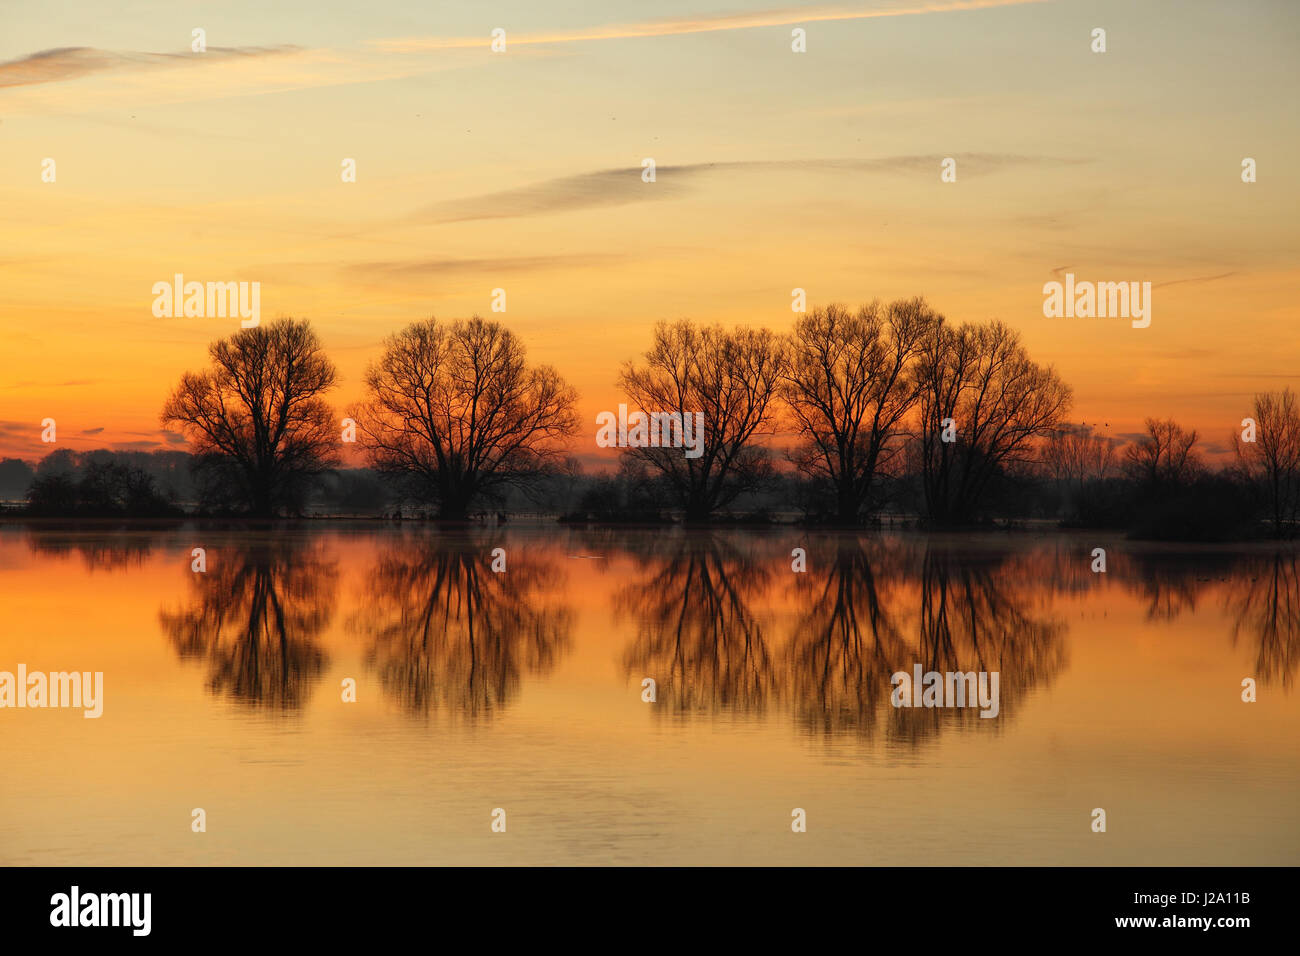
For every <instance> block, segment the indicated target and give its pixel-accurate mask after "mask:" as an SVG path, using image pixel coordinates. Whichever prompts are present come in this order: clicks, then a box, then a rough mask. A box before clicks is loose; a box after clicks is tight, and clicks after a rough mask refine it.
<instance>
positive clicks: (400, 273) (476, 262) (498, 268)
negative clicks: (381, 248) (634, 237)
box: [349, 254, 623, 278]
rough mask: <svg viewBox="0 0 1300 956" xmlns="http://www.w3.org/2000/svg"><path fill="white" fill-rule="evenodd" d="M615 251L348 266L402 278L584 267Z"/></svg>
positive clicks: (610, 258)
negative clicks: (579, 254)
mask: <svg viewBox="0 0 1300 956" xmlns="http://www.w3.org/2000/svg"><path fill="white" fill-rule="evenodd" d="M622 258H623V257H622V256H616V255H602V254H597V255H581V256H515V257H509V256H503V257H494V258H489V259H424V260H392V261H386V262H359V263H356V264H354V265H352V266H350V267H349V268H350V269H351V271H353V272H357V273H364V274H366V275H369V276H372V277H380V278H402V277H415V278H418V277H423V276H441V275H461V274H464V273H471V272H501V273H510V272H533V271H537V270H541V269H568V268H575V269H585V268H590V267H592V266H597V265H608V264H610V263H612V262H617V261H619V260H621V259H622Z"/></svg>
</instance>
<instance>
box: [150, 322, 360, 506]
mask: <svg viewBox="0 0 1300 956" xmlns="http://www.w3.org/2000/svg"><path fill="white" fill-rule="evenodd" d="M208 351H209V354H210V355H211V357H212V363H213V367H212V368H211V369H209V370H208V371H205V372H187V373H185V375H184V376H183V377H182V378H181V382H180V385H179V386H177V388H176V390H175V391H174V392H173V393H172V395H171V397H170V398H168V399H167V402H166V404H165V405H164V406H163V411H162V422H163V424H164V425H177V426H179V427H180V429H181V431H182V432H183V433H184V434H185V436H186V437H187V438H189V440H190V442H191V443H192V444H193V446H194V452H195V454H196V455H197V456H199V460H200V463H201V465H200V467H201V469H203V470H206V472H207V483H208V485H209V487H214V486H215V487H219V488H221V490H222V491H223V492H224V493H228V494H230V495H232V496H233V503H235V505H236V506H237V507H240V508H241V509H243V510H247V511H248V512H250V513H252V514H254V515H257V516H259V517H270V516H272V515H275V514H277V513H279V512H280V511H282V510H290V511H294V512H298V511H301V509H302V507H303V504H304V499H305V497H306V494H307V491H308V490H309V488H310V486H311V485H312V483H313V482H314V481H315V480H316V478H317V477H318V476H319V475H320V474H321V473H322V472H323V471H325V470H326V469H328V468H329V467H331V466H332V465H333V464H335V463H336V461H337V458H336V453H335V447H336V446H335V440H336V437H337V436H336V433H335V431H334V422H333V415H332V413H331V411H330V408H329V406H328V405H327V404H326V403H325V401H324V400H323V399H322V398H321V395H322V394H324V393H325V392H326V391H328V390H329V389H330V388H333V386H334V382H335V371H334V365H333V363H331V362H330V360H329V359H327V358H326V357H325V356H324V354H323V353H322V351H321V345H320V341H319V339H317V337H316V333H315V332H313V331H312V330H311V327H310V325H309V324H308V323H307V321H306V320H305V319H303V320H298V319H277V320H276V321H274V322H272V323H270V324H269V325H258V326H255V327H253V328H251V329H240V330H239V331H238V332H236V333H235V334H234V335H232V336H230V337H229V338H226V339H221V340H219V341H217V342H214V343H212V345H211V346H210V347H209V349H208Z"/></svg>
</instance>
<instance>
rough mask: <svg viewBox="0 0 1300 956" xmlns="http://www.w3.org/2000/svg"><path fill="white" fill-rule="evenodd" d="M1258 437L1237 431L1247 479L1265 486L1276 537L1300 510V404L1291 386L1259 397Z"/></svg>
mask: <svg viewBox="0 0 1300 956" xmlns="http://www.w3.org/2000/svg"><path fill="white" fill-rule="evenodd" d="M1253 417H1254V419H1255V432H1256V434H1255V440H1254V441H1250V442H1248V441H1243V440H1242V437H1241V435H1240V434H1236V433H1234V435H1233V444H1234V447H1235V449H1236V453H1237V462H1238V464H1239V466H1240V468H1241V470H1242V472H1243V473H1244V474H1245V476H1246V478H1247V480H1249V481H1252V482H1254V483H1255V484H1256V485H1258V486H1259V487H1260V488H1262V489H1263V491H1264V494H1265V497H1266V499H1267V501H1268V509H1269V520H1270V522H1271V523H1272V525H1273V534H1274V536H1275V537H1279V538H1280V537H1282V536H1283V535H1284V534H1285V533H1286V530H1287V529H1288V527H1290V526H1292V525H1294V524H1295V522H1296V519H1297V515H1298V513H1300V403H1297V401H1296V396H1295V393H1294V392H1292V391H1291V389H1289V388H1287V389H1284V390H1283V391H1281V392H1265V393H1261V394H1259V395H1256V396H1255V405H1254V416H1253Z"/></svg>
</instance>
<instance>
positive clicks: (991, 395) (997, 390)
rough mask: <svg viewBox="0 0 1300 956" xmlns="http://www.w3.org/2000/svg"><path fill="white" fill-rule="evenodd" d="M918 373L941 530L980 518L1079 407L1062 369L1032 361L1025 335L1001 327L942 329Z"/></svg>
mask: <svg viewBox="0 0 1300 956" xmlns="http://www.w3.org/2000/svg"><path fill="white" fill-rule="evenodd" d="M917 375H918V378H919V380H920V403H919V407H920V436H919V439H918V441H917V444H916V450H917V453H918V456H919V458H920V463H919V464H920V471H921V479H922V485H923V490H924V493H925V504H926V510H927V512H928V515H929V518H930V520H931V521H933V522H935V523H937V524H956V523H962V522H965V521H969V520H971V519H972V518H974V517H975V516H976V512H977V510H978V508H979V505H980V502H981V499H982V498H983V496H984V494H985V492H986V490H987V489H988V486H989V483H990V482H991V480H992V479H993V478H994V477H995V476H997V475H999V474H1001V473H1003V472H1004V470H1006V469H1007V468H1009V467H1011V466H1015V465H1023V464H1027V463H1029V462H1030V461H1032V460H1033V454H1034V442H1035V439H1036V438H1038V437H1041V436H1043V435H1045V434H1047V433H1048V432H1049V431H1050V430H1051V429H1052V428H1054V427H1055V426H1056V425H1057V424H1058V423H1059V422H1060V420H1061V417H1062V416H1063V415H1064V414H1065V412H1066V411H1067V410H1068V409H1069V407H1070V402H1071V392H1070V387H1069V386H1068V385H1066V384H1065V383H1064V382H1063V381H1062V380H1061V378H1060V376H1059V375H1058V374H1057V372H1056V370H1055V369H1054V368H1052V367H1051V366H1043V365H1039V364H1037V363H1035V362H1034V361H1032V360H1031V359H1030V358H1029V355H1028V353H1027V352H1026V351H1025V348H1024V346H1023V345H1022V344H1021V342H1020V336H1019V334H1018V333H1016V332H1015V331H1014V330H1013V329H1011V328H1009V327H1008V326H1006V325H1004V324H1003V323H1001V322H991V323H988V324H986V325H973V324H969V323H967V324H963V325H960V326H956V327H954V326H951V325H948V324H947V323H944V322H940V323H937V324H935V325H934V326H932V327H931V329H930V331H929V332H928V334H927V335H926V337H925V340H924V342H923V344H922V348H921V355H920V359H919V361H918V365H917Z"/></svg>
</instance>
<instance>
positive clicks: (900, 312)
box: [781, 298, 941, 524]
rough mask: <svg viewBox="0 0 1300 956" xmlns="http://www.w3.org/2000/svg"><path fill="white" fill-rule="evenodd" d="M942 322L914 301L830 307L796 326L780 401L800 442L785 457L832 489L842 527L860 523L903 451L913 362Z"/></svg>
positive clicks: (912, 394)
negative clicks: (876, 485)
mask: <svg viewBox="0 0 1300 956" xmlns="http://www.w3.org/2000/svg"><path fill="white" fill-rule="evenodd" d="M940 321H941V317H940V316H938V315H937V314H936V313H935V312H933V311H932V310H931V309H930V308H929V306H927V305H926V304H925V301H924V300H923V299H920V298H917V299H910V300H900V301H897V302H894V303H891V304H890V305H889V306H888V307H883V306H881V304H880V303H879V302H872V303H871V304H870V305H865V306H863V307H861V308H860V309H858V311H857V312H856V313H851V312H849V311H848V310H847V309H845V308H843V307H842V306H839V305H830V306H827V307H826V308H824V309H814V310H813V311H812V312H809V313H807V314H806V315H804V316H803V317H802V318H801V319H799V321H798V322H797V323H796V324H795V328H794V334H793V335H792V336H791V345H790V360H789V364H788V365H787V366H786V370H785V374H784V375H783V377H782V380H781V397H782V398H783V399H784V400H785V402H786V404H787V406H788V407H789V409H790V413H791V415H792V417H793V418H794V425H795V431H796V433H797V434H798V435H799V437H800V439H801V443H800V444H799V445H798V446H796V447H795V448H794V449H793V450H791V451H790V452H789V453H788V457H789V458H790V460H791V462H792V463H793V464H794V465H795V467H797V468H798V469H799V470H800V471H801V472H803V473H804V474H805V475H807V476H809V477H810V478H812V479H814V480H815V481H821V482H826V483H829V484H830V485H831V486H832V487H833V488H834V490H835V496H836V502H837V506H838V516H839V520H840V521H841V522H842V523H845V524H856V523H857V522H858V520H859V518H860V516H861V514H862V511H863V508H864V507H866V506H868V505H869V501H870V495H871V491H872V487H873V484H874V483H875V481H876V478H877V476H878V475H879V474H880V472H881V471H882V470H883V469H885V468H886V467H887V466H888V464H889V462H890V461H891V460H893V459H894V458H895V456H896V455H897V454H898V452H899V451H900V450H901V448H902V442H901V441H900V439H901V438H902V434H903V427H902V426H903V418H904V416H906V415H907V413H908V411H910V410H911V408H912V406H913V405H914V404H915V403H916V399H917V390H918V384H917V380H916V377H915V375H914V374H913V370H912V362H913V359H914V357H915V356H916V354H917V352H918V349H919V348H920V346H921V342H922V340H923V339H924V337H925V336H926V334H927V333H928V332H929V331H930V330H931V329H932V328H933V327H934V326H935V325H936V324H937V323H939V322H940Z"/></svg>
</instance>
